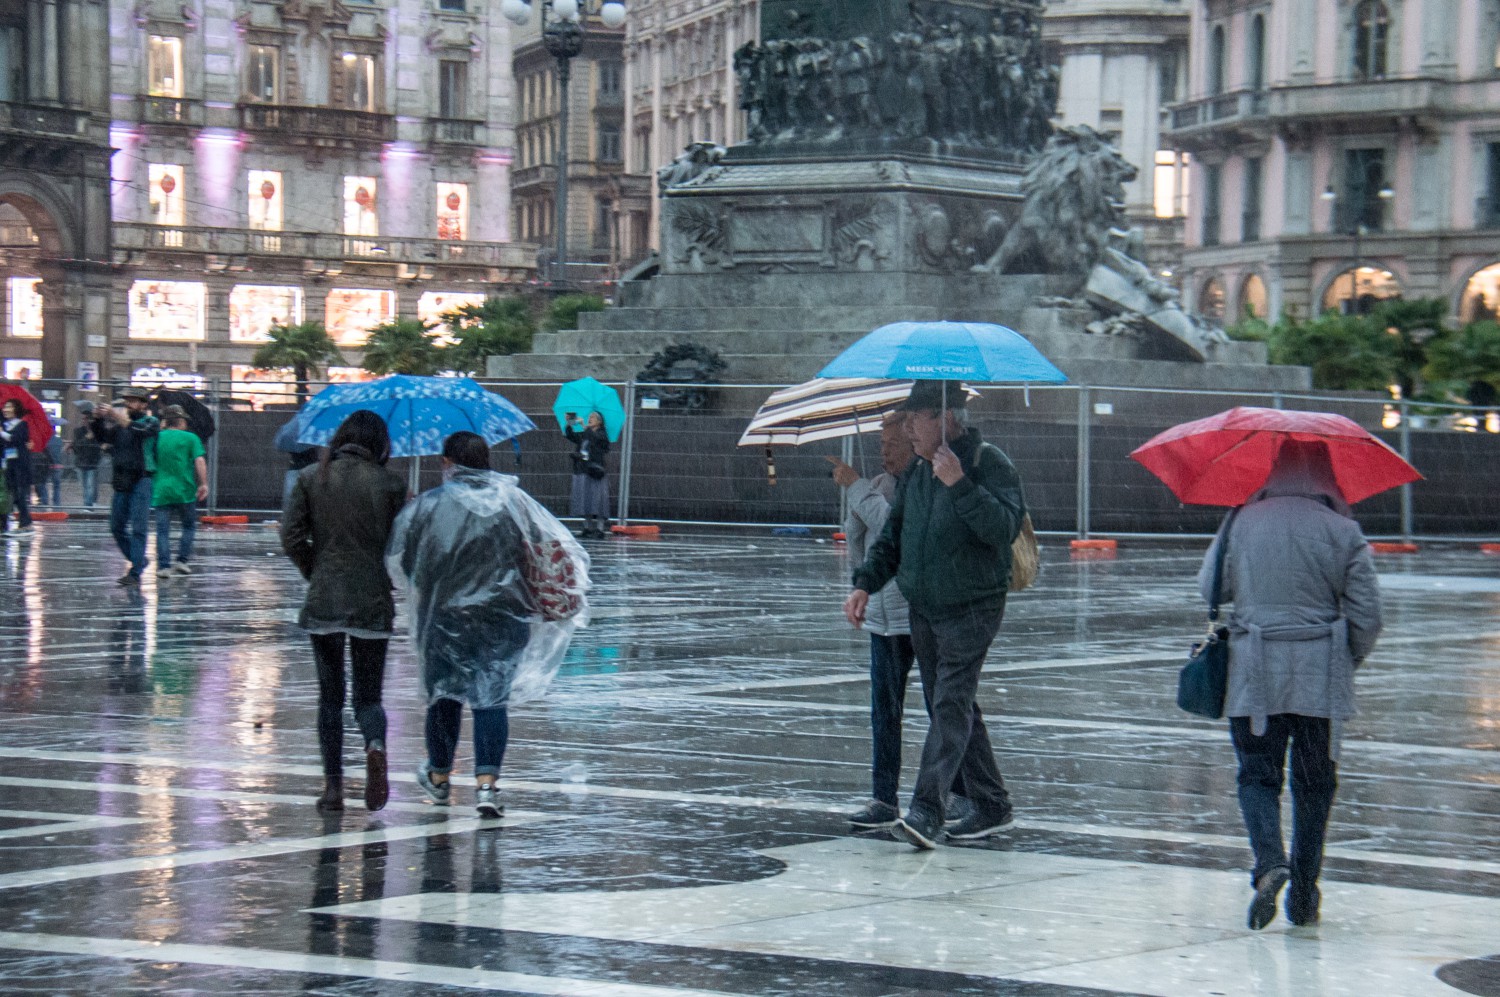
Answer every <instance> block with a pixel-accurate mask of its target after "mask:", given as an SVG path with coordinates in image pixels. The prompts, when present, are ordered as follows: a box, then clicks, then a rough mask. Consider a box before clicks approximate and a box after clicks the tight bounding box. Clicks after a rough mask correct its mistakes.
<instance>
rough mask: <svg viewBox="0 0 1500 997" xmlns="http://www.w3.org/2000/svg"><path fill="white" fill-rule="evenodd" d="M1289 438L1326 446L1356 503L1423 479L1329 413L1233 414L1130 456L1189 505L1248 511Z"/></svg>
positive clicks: (1337, 478)
mask: <svg viewBox="0 0 1500 997" xmlns="http://www.w3.org/2000/svg"><path fill="white" fill-rule="evenodd" d="M1287 440H1300V441H1303V442H1309V443H1311V442H1318V443H1322V444H1324V445H1325V446H1326V447H1327V448H1328V459H1329V463H1330V465H1331V466H1332V468H1333V479H1334V483H1335V484H1337V485H1338V488H1339V492H1340V493H1342V495H1343V496H1344V501H1345V502H1348V503H1349V504H1350V505H1353V504H1354V503H1356V502H1359V501H1362V500H1364V499H1367V498H1369V497H1370V496H1371V495H1376V494H1379V493H1380V492H1383V491H1386V490H1388V489H1391V488H1395V487H1397V486H1399V485H1404V484H1406V483H1407V482H1410V481H1419V480H1421V478H1422V475H1421V474H1420V473H1419V472H1418V471H1417V469H1416V468H1414V467H1412V466H1411V465H1410V464H1408V463H1407V462H1406V461H1405V460H1404V459H1403V458H1402V456H1401V455H1400V454H1399V453H1397V452H1396V451H1395V450H1392V449H1391V447H1390V446H1389V445H1388V444H1387V443H1385V441H1383V440H1380V439H1377V438H1376V437H1375V436H1373V435H1371V434H1370V433H1369V432H1367V431H1366V430H1365V429H1364V428H1363V427H1362V426H1360V425H1359V424H1358V423H1356V422H1354V421H1353V420H1352V419H1346V418H1345V417H1344V416H1341V415H1334V414H1333V413H1331V412H1298V411H1294V410H1290V409H1272V408H1254V407H1250V406H1241V407H1239V408H1232V409H1230V410H1228V411H1227V412H1220V413H1219V414H1218V415H1211V416H1209V417H1208V418H1206V419H1198V420H1196V421H1194V422H1185V423H1182V424H1181V425H1179V426H1173V427H1172V428H1171V429H1168V430H1166V431H1165V432H1162V433H1158V434H1157V435H1156V436H1154V437H1152V438H1151V439H1150V440H1148V441H1146V442H1145V443H1143V444H1142V445H1141V446H1139V447H1137V448H1136V449H1135V450H1134V451H1133V452H1132V453H1131V454H1130V456H1131V457H1132V458H1134V459H1135V460H1136V461H1137V462H1139V463H1140V464H1141V465H1142V466H1144V467H1145V468H1146V470H1148V471H1150V472H1151V473H1152V474H1154V475H1156V476H1157V477H1158V478H1160V479H1161V480H1162V481H1163V482H1164V483H1165V484H1166V486H1167V487H1168V488H1170V489H1172V493H1173V494H1174V495H1176V496H1177V497H1178V498H1179V499H1181V500H1182V501H1183V502H1186V503H1189V504H1191V505H1228V506H1237V505H1244V504H1245V503H1246V502H1247V501H1249V500H1250V497H1251V496H1252V495H1254V494H1255V493H1256V492H1257V491H1259V490H1260V489H1261V487H1262V486H1264V485H1265V483H1266V479H1267V478H1268V477H1270V474H1271V469H1272V467H1274V466H1275V464H1276V455H1277V454H1278V453H1280V452H1281V445H1282V444H1283V443H1285V442H1286V441H1287Z"/></svg>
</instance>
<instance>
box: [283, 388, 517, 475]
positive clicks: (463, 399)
mask: <svg viewBox="0 0 1500 997" xmlns="http://www.w3.org/2000/svg"><path fill="white" fill-rule="evenodd" d="M361 409H368V410H369V411H371V412H374V413H375V414H376V415H378V416H380V417H381V418H382V419H384V420H385V424H386V427H387V428H388V429H389V430H390V434H391V456H392V457H421V456H423V455H426V454H439V453H442V452H443V441H444V440H446V439H447V438H448V437H449V436H451V435H452V434H454V433H457V432H459V431H460V430H468V431H469V432H471V433H478V434H479V435H480V436H482V437H484V439H485V441H486V442H488V443H489V444H491V445H492V446H493V445H494V444H496V443H500V442H503V441H504V440H508V439H510V438H512V437H514V436H519V435H521V434H522V433H524V432H526V431H528V430H531V429H535V428H536V425H535V423H533V422H532V421H531V420H530V419H529V418H527V417H526V413H524V412H522V411H521V410H520V409H518V408H516V407H515V406H514V405H512V404H511V403H510V402H509V401H507V400H506V399H505V398H504V397H502V396H500V395H497V394H495V393H494V392H493V391H486V390H485V389H484V388H483V387H481V386H480V384H479V383H478V382H477V381H475V380H473V379H472V378H468V377H415V376H412V375H409V374H392V375H391V376H390V377H382V378H380V379H379V380H377V381H366V382H364V383H362V384H333V385H329V386H328V387H326V388H324V389H323V390H322V391H320V392H318V393H317V394H316V395H314V396H313V397H312V398H311V399H310V400H309V401H308V403H307V404H306V405H304V406H303V407H302V411H301V412H300V413H299V418H300V420H301V424H302V428H301V430H300V431H299V432H298V434H297V442H299V443H312V444H316V445H317V446H327V445H328V441H329V440H331V439H333V434H334V433H335V432H336V431H337V430H338V428H339V424H340V423H342V422H343V421H344V420H345V419H346V418H348V417H349V416H350V415H352V414H354V413H355V412H358V411H359V410H361Z"/></svg>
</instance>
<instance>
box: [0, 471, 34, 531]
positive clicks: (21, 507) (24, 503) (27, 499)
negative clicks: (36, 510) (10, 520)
mask: <svg viewBox="0 0 1500 997" xmlns="http://www.w3.org/2000/svg"><path fill="white" fill-rule="evenodd" d="M20 459H21V460H25V459H26V458H25V457H22V458H20ZM15 464H16V462H15V461H14V460H8V461H6V462H5V490H6V491H7V492H9V493H10V504H11V505H13V506H15V508H16V526H17V527H18V528H19V529H23V530H24V529H27V528H28V527H30V526H31V489H30V488H29V487H27V488H22V487H20V486H19V485H18V484H17V481H16V479H17V478H19V477H20V471H18V470H17V469H16V466H15ZM4 525H5V524H4V523H0V526H4Z"/></svg>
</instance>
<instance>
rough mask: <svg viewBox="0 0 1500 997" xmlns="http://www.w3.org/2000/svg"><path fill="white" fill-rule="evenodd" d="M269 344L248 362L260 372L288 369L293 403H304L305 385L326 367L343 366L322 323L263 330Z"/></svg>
mask: <svg viewBox="0 0 1500 997" xmlns="http://www.w3.org/2000/svg"><path fill="white" fill-rule="evenodd" d="M266 334H267V335H268V336H270V337H271V341H270V342H269V343H266V344H265V345H264V346H262V347H261V348H260V349H258V350H256V351H255V356H254V357H252V358H251V360H250V362H251V363H252V364H254V365H255V366H256V367H258V368H260V369H261V370H285V369H286V368H288V367H290V368H291V369H292V377H293V378H294V379H295V381H296V385H297V404H298V405H301V404H302V403H303V402H305V401H307V382H308V379H309V378H311V377H316V376H318V375H319V374H320V373H321V372H322V369H323V368H324V367H326V366H327V365H329V364H343V363H344V355H343V354H342V353H340V352H339V348H338V345H337V344H336V343H335V342H334V341H333V337H332V336H330V335H329V334H328V330H327V329H325V328H324V327H323V323H322V322H297V323H294V324H291V325H281V324H279V323H278V324H275V325H272V326H271V328H270V329H268V330H266Z"/></svg>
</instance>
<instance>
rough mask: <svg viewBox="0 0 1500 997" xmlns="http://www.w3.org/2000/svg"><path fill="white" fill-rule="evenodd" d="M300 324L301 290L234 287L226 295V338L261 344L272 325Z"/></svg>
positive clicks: (274, 287) (270, 287)
mask: <svg viewBox="0 0 1500 997" xmlns="http://www.w3.org/2000/svg"><path fill="white" fill-rule="evenodd" d="M301 321H302V288H300V287H283V286H279V285H273V284H236V285H235V287H234V289H233V290H232V291H230V292H229V338H230V339H232V340H234V341H235V342H237V343H263V342H265V341H266V340H268V339H270V338H271V337H270V336H268V335H267V334H266V330H268V329H269V328H270V327H271V326H273V325H295V324H296V323H298V322H301Z"/></svg>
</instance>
